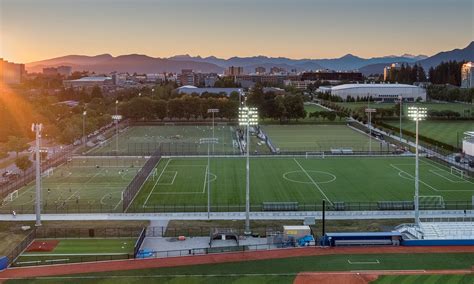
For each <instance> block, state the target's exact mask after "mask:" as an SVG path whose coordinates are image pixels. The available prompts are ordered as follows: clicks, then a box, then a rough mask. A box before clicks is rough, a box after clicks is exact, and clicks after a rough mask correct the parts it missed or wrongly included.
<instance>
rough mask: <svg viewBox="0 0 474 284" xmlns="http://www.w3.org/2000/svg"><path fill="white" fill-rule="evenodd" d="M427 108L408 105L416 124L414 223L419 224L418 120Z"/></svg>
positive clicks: (410, 115)
mask: <svg viewBox="0 0 474 284" xmlns="http://www.w3.org/2000/svg"><path fill="white" fill-rule="evenodd" d="M426 116H427V110H426V108H424V107H416V106H411V107H408V117H409V118H411V119H412V120H414V121H415V125H416V149H415V225H416V226H417V227H418V226H419V224H420V204H419V184H420V180H419V179H420V177H419V155H418V121H420V120H424V119H425V118H426Z"/></svg>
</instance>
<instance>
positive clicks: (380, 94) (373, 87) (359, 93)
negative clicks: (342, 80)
mask: <svg viewBox="0 0 474 284" xmlns="http://www.w3.org/2000/svg"><path fill="white" fill-rule="evenodd" d="M318 91H319V92H323V93H330V94H331V95H333V96H338V97H341V98H342V99H343V100H346V99H347V97H349V96H350V97H352V98H357V97H359V98H362V97H372V98H373V99H374V100H375V101H380V102H394V101H396V100H398V97H399V96H402V98H403V100H404V101H407V102H414V101H417V100H421V101H425V100H426V90H425V89H423V88H420V87H418V86H413V85H405V84H344V85H338V86H332V87H319V89H318Z"/></svg>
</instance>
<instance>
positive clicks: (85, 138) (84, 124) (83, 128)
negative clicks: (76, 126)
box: [82, 111, 87, 151]
mask: <svg viewBox="0 0 474 284" xmlns="http://www.w3.org/2000/svg"><path fill="white" fill-rule="evenodd" d="M86 115H87V111H84V112H83V113H82V145H83V146H84V151H85V147H86V143H87V137H86Z"/></svg>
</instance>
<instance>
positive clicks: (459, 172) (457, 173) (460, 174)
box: [451, 166, 466, 179]
mask: <svg viewBox="0 0 474 284" xmlns="http://www.w3.org/2000/svg"><path fill="white" fill-rule="evenodd" d="M451 174H452V175H454V176H457V177H460V178H461V179H462V178H464V176H465V175H466V172H465V171H463V170H460V169H458V168H456V167H454V166H451Z"/></svg>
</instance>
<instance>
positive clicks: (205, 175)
mask: <svg viewBox="0 0 474 284" xmlns="http://www.w3.org/2000/svg"><path fill="white" fill-rule="evenodd" d="M208 171H209V167H208V166H206V171H205V172H204V186H203V188H202V193H204V192H205V191H206V180H207V172H208Z"/></svg>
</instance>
